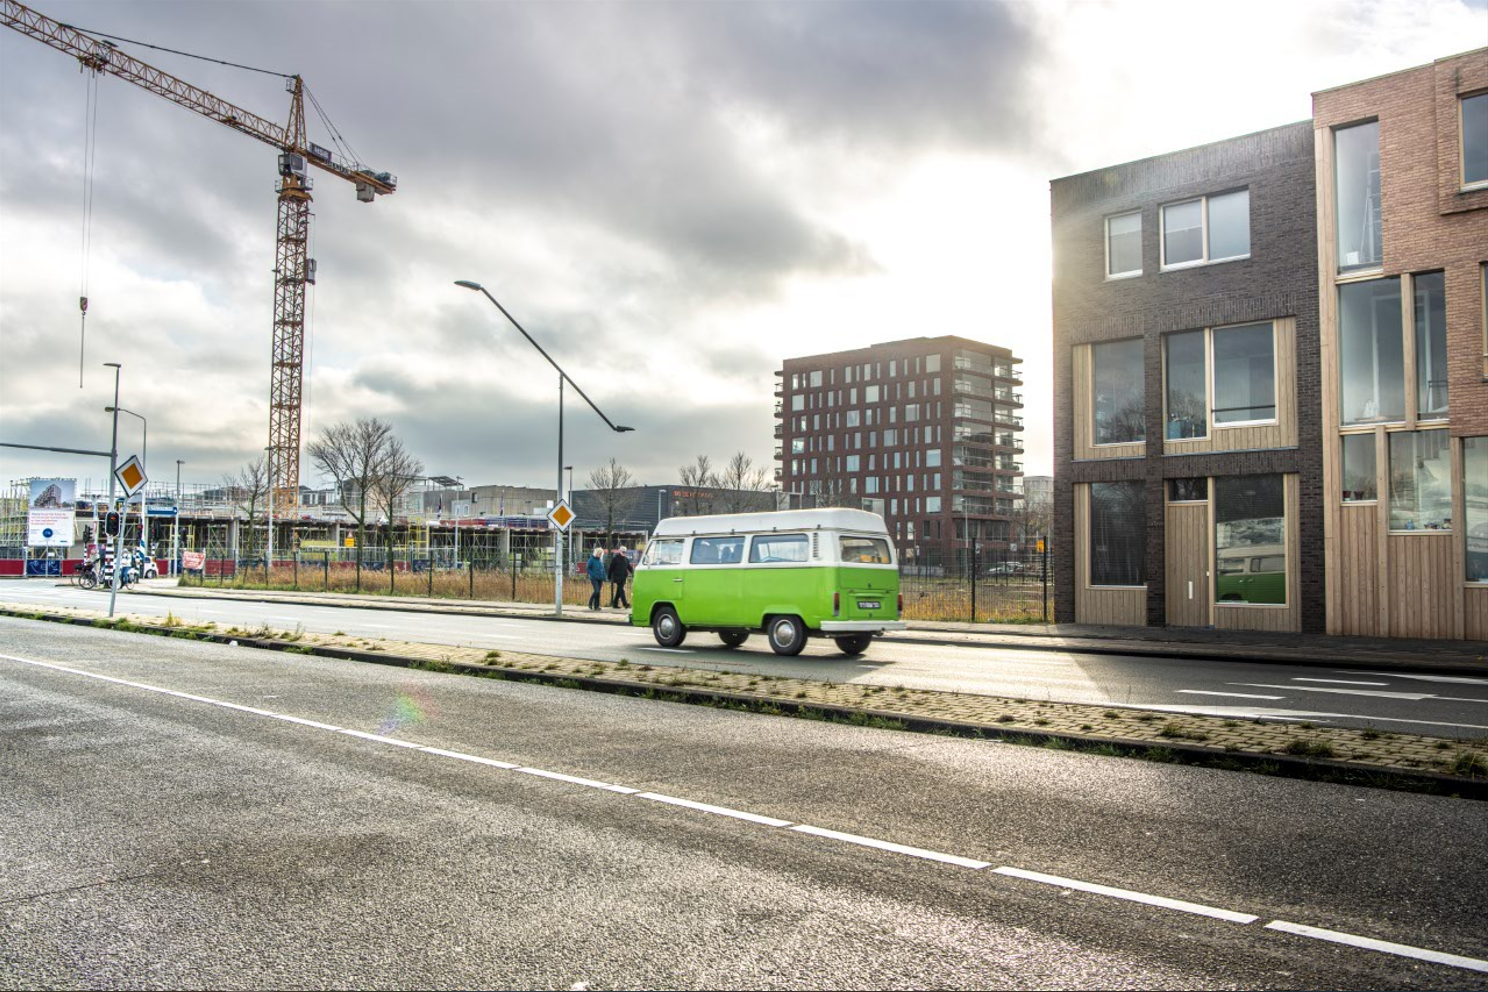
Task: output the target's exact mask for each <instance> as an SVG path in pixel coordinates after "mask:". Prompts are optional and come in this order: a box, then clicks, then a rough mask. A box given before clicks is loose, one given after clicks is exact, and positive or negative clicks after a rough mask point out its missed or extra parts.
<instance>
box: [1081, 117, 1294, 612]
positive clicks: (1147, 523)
mask: <svg viewBox="0 0 1488 992" xmlns="http://www.w3.org/2000/svg"><path fill="white" fill-rule="evenodd" d="M1312 139H1313V135H1312V125H1311V124H1310V123H1309V122H1306V121H1304V122H1301V123H1298V124H1292V125H1288V126H1285V127H1279V128H1275V129H1272V130H1268V131H1262V132H1260V133H1258V134H1252V135H1247V136H1245V137H1240V138H1233V139H1230V140H1227V141H1220V142H1216V143H1214V144H1210V145H1204V146H1202V147H1199V148H1193V149H1189V150H1187V151H1181V152H1175V153H1173V154H1170V155H1162V156H1158V157H1156V158H1150V159H1144V160H1142V161H1139V162H1131V163H1127V164H1124V165H1117V166H1112V167H1110V168H1105V169H1100V170H1097V171H1095V172H1089V173H1085V174H1082V175H1077V176H1070V177H1067V178H1064V179H1058V180H1055V181H1054V182H1053V184H1052V197H1053V243H1054V258H1055V275H1054V368H1055V381H1054V388H1055V395H1056V404H1055V421H1054V444H1055V486H1054V521H1053V531H1054V543H1053V551H1054V558H1055V563H1054V568H1055V573H1056V579H1055V587H1056V600H1055V602H1056V619H1057V620H1059V621H1062V622H1078V623H1098V624H1124V625H1148V624H1151V625H1161V624H1172V625H1182V626H1214V627H1221V628H1235V629H1252V630H1281V631H1295V630H1312V629H1321V627H1322V602H1323V586H1324V582H1323V574H1322V547H1323V526H1322V508H1321V489H1322V465H1321V451H1320V445H1321V440H1320V427H1319V412H1318V399H1319V393H1318V390H1319V386H1318V360H1319V355H1318V337H1317V285H1316V279H1315V278H1314V276H1313V272H1314V269H1315V265H1316V254H1317V253H1316V245H1315V237H1316V234H1315V226H1314V224H1313V220H1312V218H1313V213H1314V201H1315V196H1314V166H1313V144H1312Z"/></svg>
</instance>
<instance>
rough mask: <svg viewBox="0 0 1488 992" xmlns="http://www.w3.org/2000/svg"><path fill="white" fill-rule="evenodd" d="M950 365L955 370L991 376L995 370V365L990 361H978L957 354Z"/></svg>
mask: <svg viewBox="0 0 1488 992" xmlns="http://www.w3.org/2000/svg"><path fill="white" fill-rule="evenodd" d="M952 365H953V366H954V367H955V369H956V371H957V372H975V373H976V374H977V375H985V376H991V375H993V374H994V373H995V372H996V370H997V366H995V365H993V364H992V363H991V362H979V361H976V360H974V359H971V358H966V357H965V356H963V355H957V356H956V360H955V361H954V362H953V363H952Z"/></svg>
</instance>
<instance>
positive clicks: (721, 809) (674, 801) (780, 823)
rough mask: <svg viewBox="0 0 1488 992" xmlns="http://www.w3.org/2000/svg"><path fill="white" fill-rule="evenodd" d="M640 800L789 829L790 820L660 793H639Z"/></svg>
mask: <svg viewBox="0 0 1488 992" xmlns="http://www.w3.org/2000/svg"><path fill="white" fill-rule="evenodd" d="M636 798H638V799H654V800H656V801H657V802H659V803H667V804H669V805H672V806H682V807H684V808H686V809H695V810H699V811H701V812H703V813H716V814H717V815H719V816H731V817H733V818H734V819H736V820H748V821H749V822H750V823H758V824H760V825H761V826H766V827H788V826H790V825H791V821H790V820H777V819H775V817H773V816H761V815H760V814H759V813H746V812H745V811H744V810H742V809H730V808H729V807H727V806H713V805H710V804H709V803H700V802H694V801H693V800H691V799H678V798H677V797H676V796H664V795H662V794H661V793H659V792H642V793H638V794H637V797H636Z"/></svg>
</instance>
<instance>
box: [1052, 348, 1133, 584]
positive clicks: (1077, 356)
mask: <svg viewBox="0 0 1488 992" xmlns="http://www.w3.org/2000/svg"><path fill="white" fill-rule="evenodd" d="M1070 360H1071V361H1072V362H1073V363H1074V367H1073V370H1072V371H1073V372H1074V375H1073V376H1071V379H1072V381H1073V383H1074V387H1073V388H1074V394H1075V395H1074V404H1073V408H1074V418H1075V425H1074V426H1075V459H1076V460H1079V459H1082V458H1141V457H1142V456H1143V455H1144V454H1145V453H1146V447H1147V445H1146V444H1145V443H1143V442H1141V441H1133V442H1132V443H1131V444H1102V445H1100V446H1096V445H1095V444H1093V443H1092V441H1091V433H1090V432H1091V430H1092V429H1093V428H1094V411H1093V410H1092V409H1091V397H1093V396H1094V395H1095V392H1094V381H1093V379H1092V376H1093V375H1094V366H1093V359H1092V353H1091V349H1090V345H1088V344H1081V345H1076V346H1075V348H1074V354H1073V355H1071V356H1070ZM1086 574H1088V573H1086Z"/></svg>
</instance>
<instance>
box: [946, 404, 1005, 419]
mask: <svg viewBox="0 0 1488 992" xmlns="http://www.w3.org/2000/svg"><path fill="white" fill-rule="evenodd" d="M951 412H952V415H953V416H954V417H955V418H956V419H957V420H992V419H993V417H994V415H995V413H994V410H993V406H992V404H991V403H988V402H986V401H985V400H969V401H967V402H965V403H962V402H960V401H958V402H957V403H956V405H955V406H954V408H953V409H952V411H951Z"/></svg>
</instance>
